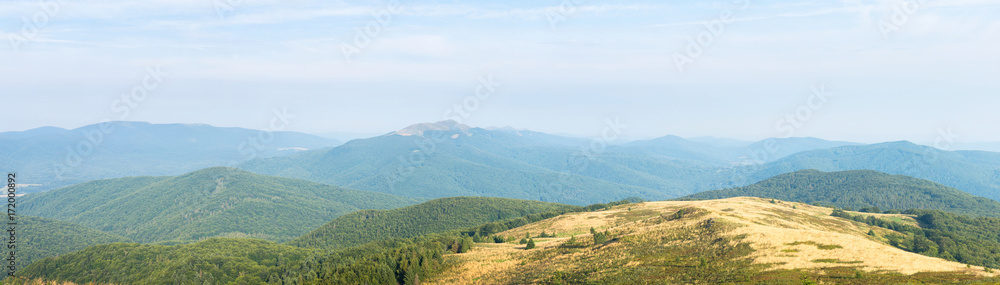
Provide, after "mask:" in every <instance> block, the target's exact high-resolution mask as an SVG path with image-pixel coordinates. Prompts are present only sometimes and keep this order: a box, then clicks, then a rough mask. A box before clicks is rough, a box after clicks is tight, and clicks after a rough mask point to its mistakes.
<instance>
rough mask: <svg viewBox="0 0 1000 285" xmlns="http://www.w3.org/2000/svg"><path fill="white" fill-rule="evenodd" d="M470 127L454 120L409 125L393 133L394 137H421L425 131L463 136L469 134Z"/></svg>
mask: <svg viewBox="0 0 1000 285" xmlns="http://www.w3.org/2000/svg"><path fill="white" fill-rule="evenodd" d="M471 129H472V127H470V126H467V125H464V124H461V123H459V122H456V121H455V120H447V121H440V122H435V123H420V124H415V125H411V126H409V127H406V128H403V129H402V130H398V131H396V132H393V133H392V134H394V135H400V136H404V137H405V136H423V135H424V132H427V131H457V132H462V133H465V134H469V130H471Z"/></svg>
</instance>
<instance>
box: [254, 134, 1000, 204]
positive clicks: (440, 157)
mask: <svg viewBox="0 0 1000 285" xmlns="http://www.w3.org/2000/svg"><path fill="white" fill-rule="evenodd" d="M699 140H700V142H699ZM591 142H592V140H586V139H579V138H567V137H560V136H554V135H548V134H544V133H538V132H532V131H527V130H514V129H510V128H499V129H483V128H475V127H470V126H466V125H462V124H458V123H456V122H453V121H445V122H438V123H424V124H417V125H413V126H411V127H408V128H405V129H402V130H400V131H397V132H393V133H389V134H385V135H382V136H378V137H373V138H368V139H358V140H353V141H350V142H348V143H346V144H344V145H342V146H338V147H334V148H329V149H320V150H314V151H304V152H300V153H296V154H294V155H289V156H282V157H272V158H261V159H255V160H251V161H248V162H246V163H244V164H242V165H240V166H239V167H240V168H242V169H245V170H248V171H252V172H256V173H260V174H265V175H274V176H285V177H293V178H301V179H306V180H311V181H315V182H319V183H325V184H331V185H338V186H342V187H349V188H355V189H360V190H367V191H375V192H384V193H389V194H394V195H401V196H408V197H427V198H440V197H450V196H493V197H507V198H517V199H530V200H540V201H549V202H559V203H567V204H573V205H586V204H589V203H598V202H606V201H613V200H620V199H623V198H627V197H640V198H644V199H649V200H662V199H670V198H676V197H681V196H685V195H689V194H693V193H697V192H700V191H706V190H715V189H722V188H730V187H740V186H746V185H749V184H752V183H755V182H758V181H761V180H764V179H767V178H770V177H773V176H776V175H779V174H783V173H789V172H794V171H798V170H805V169H818V170H822V171H844V170H864V169H868V170H876V171H880V172H885V173H889V174H897V175H908V176H912V177H916V178H921V179H927V180H931V181H934V182H937V183H940V184H943V185H946V186H949V187H953V188H956V189H959V190H962V191H966V192H968V193H970V194H973V195H976V196H982V197H987V198H991V199H1000V154H998V153H992V152H984V151H944V150H939V149H935V148H932V147H926V146H920V145H916V144H913V143H909V142H890V143H880V144H870V145H863V144H857V143H850V142H836V141H825V140H821V139H816V138H786V139H767V140H763V141H759V142H751V143H740V142H737V141H732V140H721V139H713V138H700V139H695V140H687V139H683V138H680V137H676V136H667V137H662V138H657V139H651V140H644V141H635V142H629V143H625V144H621V145H612V146H607V147H605V148H600V149H592V147H591Z"/></svg>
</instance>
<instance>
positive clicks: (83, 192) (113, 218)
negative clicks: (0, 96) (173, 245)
mask: <svg viewBox="0 0 1000 285" xmlns="http://www.w3.org/2000/svg"><path fill="white" fill-rule="evenodd" d="M19 202H20V203H19V205H24V206H23V207H24V208H23V209H22V211H23V213H25V214H28V215H36V216H41V217H46V218H51V219H57V220H63V221H68V222H73V223H77V224H80V225H84V226H87V227H90V228H94V229H98V230H102V231H105V232H109V233H115V234H118V235H121V236H124V237H127V238H130V239H132V240H134V241H137V242H142V243H151V242H187V241H193V240H200V239H204V238H209V237H216V236H223V237H253V238H260V239H265V240H272V241H278V242H281V241H287V240H290V239H292V238H295V237H298V236H300V235H302V234H305V233H306V232H308V231H309V230H312V229H315V228H316V227H319V226H320V225H323V224H325V223H327V222H329V221H330V220H333V219H334V218H336V217H338V216H340V215H343V214H347V213H350V212H354V211H358V210H361V209H391V208H397V207H402V206H407V205H412V204H416V203H417V202H418V200H415V199H411V198H404V197H398V196H393V195H388V194H382V193H373V192H365V191H358V190H351V189H344V188H340V187H335V186H329V185H323V184H318V183H313V182H308V181H304V180H297V179H290V178H281V177H268V176H263V175H257V174H253V173H250V172H246V171H242V170H237V169H232V168H224V167H215V168H208V169H203V170H199V171H195V172H191V173H188V174H184V175H180V176H160V177H128V178H117V179H107V180H96V181H91V182H87V183H82V184H78V185H74V186H70V187H66V188H62V189H57V190H53V191H49V192H45V193H37V194H29V195H26V196H25V197H24V198H22V199H21V201H19Z"/></svg>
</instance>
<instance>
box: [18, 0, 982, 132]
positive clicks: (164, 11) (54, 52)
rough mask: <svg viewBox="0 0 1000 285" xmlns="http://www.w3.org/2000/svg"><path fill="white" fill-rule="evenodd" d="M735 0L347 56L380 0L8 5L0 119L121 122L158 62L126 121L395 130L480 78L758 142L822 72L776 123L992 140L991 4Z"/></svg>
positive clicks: (492, 119) (626, 117)
mask: <svg viewBox="0 0 1000 285" xmlns="http://www.w3.org/2000/svg"><path fill="white" fill-rule="evenodd" d="M741 1H742V0H741ZM741 1H729V0H727V1H715V2H712V1H698V2H695V1H684V2H681V1H669V2H667V1H596V0H594V1H583V0H580V1H568V0H567V1H561V0H551V1H545V0H542V1H504V2H502V3H491V4H486V3H483V2H470V1H406V0H403V1H399V2H398V5H399V7H400V10H399V13H398V14H396V15H394V16H392V19H391V21H389V22H388V23H387V25H385V26H384V27H382V28H381V31H380V33H379V34H378V35H377V36H376V37H374V38H373V39H372V41H371V43H370V44H369V45H368V46H366V47H363V48H361V49H359V50H361V53H360V54H357V55H354V56H353V57H352V60H351V62H347V61H346V60H345V57H344V54H343V53H342V51H341V49H342V48H341V46H342V44H345V43H352V42H353V41H354V39H355V36H356V28H364V27H365V26H366V25H369V24H371V25H377V22H376V21H375V20H374V18H373V17H372V16H371V14H372V13H377V12H379V11H383V10H393V8H392V7H394V6H392V4H390V2H389V1H297V0H292V1H263V0H261V1H254V0H242V1H237V0H150V1H109V0H92V1H70V0H60V1H59V2H58V3H59V4H58V11H54V13H53V9H52V8H49V9H48V10H46V9H43V8H42V7H41V6H40V4H39V3H42V4H46V3H55V2H54V0H50V1H37V0H33V1H9V0H2V1H0V36H2V38H0V40H2V42H0V100H2V101H0V105H3V106H4V110H5V111H4V112H2V114H0V121H2V122H3V123H0V131H11V130H25V129H30V128H35V127H40V126H58V127H64V128H75V127H79V126H82V125H87V124H93V123H97V122H99V121H101V120H102V119H105V118H109V119H119V118H120V117H121V115H122V114H123V113H122V112H121V108H122V106H123V105H121V104H119V105H118V109H112V105H114V104H116V100H117V99H116V98H119V97H120V96H122V94H127V93H130V91H131V90H133V88H134V87H136V86H142V84H143V79H144V77H145V75H146V73H147V72H146V69H147V68H152V67H155V66H159V67H160V68H161V70H162V71H163V72H165V73H167V74H168V75H166V76H165V77H163V81H162V82H160V84H158V86H156V88H154V89H152V90H151V91H149V95H148V98H147V99H146V100H145V101H143V102H141V103H139V104H137V105H135V106H134V107H129V108H128V109H129V112H128V116H125V118H124V119H125V120H130V121H150V122H154V123H207V124H212V125H217V126H235V127H246V128H254V129H264V128H267V122H268V120H270V118H271V117H272V116H273V115H272V111H273V109H274V108H275V107H279V108H287V110H288V112H289V113H292V114H295V116H296V117H295V118H294V119H293V120H292V121H291V125H290V127H289V128H288V129H286V130H294V131H304V132H316V133H322V132H365V133H368V132H375V133H379V132H389V131H392V130H395V129H399V128H402V127H405V126H407V125H409V124H412V123H417V122H428V121H438V120H441V119H442V118H443V114H444V112H445V111H446V110H448V109H449V108H451V107H452V106H453V105H454V104H460V103H462V102H463V100H465V99H467V98H472V97H470V96H473V94H474V93H475V90H476V88H477V85H478V84H479V78H480V77H484V76H489V75H492V76H493V78H494V80H495V81H498V82H500V83H501V86H500V87H498V88H497V91H496V93H494V94H493V95H492V96H491V97H489V98H488V99H486V100H480V102H479V103H480V104H479V106H478V109H477V110H475V111H474V112H470V113H469V117H468V119H466V120H465V123H467V124H470V125H475V126H491V125H501V126H502V125H511V126H514V127H517V128H527V129H532V130H538V131H544V132H552V133H568V134H577V135H585V136H589V135H596V134H598V133H599V132H600V131H601V130H602V128H603V126H604V125H603V124H604V123H603V122H604V120H605V118H609V117H620V118H621V121H622V122H623V123H625V124H627V125H628V126H629V128H628V129H627V130H626V135H627V136H630V137H655V136H662V135H667V134H673V135H680V136H685V137H695V136H718V137H731V138H738V139H761V138H766V137H777V136H783V135H787V134H788V130H789V129H788V127H789V126H791V124H787V123H784V124H783V123H781V122H780V120H782V119H783V118H785V116H786V114H789V113H795V112H796V111H797V110H799V109H801V108H808V107H806V106H807V101H808V100H809V98H810V96H811V94H812V91H810V88H811V87H814V86H819V85H822V86H824V88H825V89H826V90H827V91H828V92H829V93H831V94H832V95H831V96H832V97H830V98H829V100H828V102H827V103H826V104H823V106H821V107H819V108H817V109H816V110H810V112H811V113H812V114H810V116H809V118H808V120H806V121H805V122H803V123H802V124H800V125H797V126H796V127H794V128H793V129H794V132H793V133H792V135H794V136H815V137H821V138H826V139H837V140H851V141H860V142H876V141H889V140H913V141H930V140H933V139H934V138H935V137H936V136H937V132H938V130H939V129H941V128H946V127H951V128H952V129H953V132H955V133H957V134H958V135H960V139H961V140H963V141H1000V132H998V128H997V123H996V122H1000V110H998V108H1000V96H998V95H1000V80H998V79H1000V53H998V52H997V51H998V50H1000V0H951V1H925V2H915V1H890V0H886V1H881V0H880V1H870V0H853V1H849V0H844V1H808V2H807V1H753V0H750V1H749V2H748V3H749V6H746V7H744V6H743V5H742V4H743V3H744V2H741ZM228 3H232V4H234V5H230V4H228ZM907 3H910V4H909V6H906V5H908V4H907ZM912 3H922V4H918V5H916V6H914V5H912ZM49 6H52V5H49ZM215 7H223V9H226V8H225V7H231V9H230V10H224V11H223V12H224V13H223V15H222V16H221V17H220V14H219V12H218V11H217V9H216V8H215ZM46 11H48V12H46ZM726 11H728V12H726ZM721 13H731V15H732V21H727V22H729V23H728V24H723V25H722V27H723V29H724V30H723V31H722V32H721V33H720V34H718V36H715V37H714V39H712V41H710V42H709V43H708V44H707V45H704V46H702V50H703V52H702V53H701V54H700V56H698V57H696V58H692V59H693V60H692V62H691V63H690V64H686V65H685V69H684V70H683V71H680V70H679V69H678V67H677V64H676V62H675V56H676V55H678V54H679V55H686V53H685V50H686V49H687V48H688V45H689V44H688V41H687V39H688V38H697V36H698V35H699V34H701V33H707V32H708V28H706V26H705V23H706V22H710V21H715V20H719V19H720V14H721ZM894 13H895V14H896V15H895V16H896V17H895V22H894V21H893V16H894ZM36 16H38V17H42V16H44V17H42V18H39V19H42V20H44V19H45V18H48V21H47V22H45V21H43V22H41V24H40V25H34V24H29V25H27V27H28V28H29V29H28V31H30V30H31V28H34V27H37V28H38V33H37V35H34V36H33V37H32V36H31V35H30V34H26V33H25V32H24V31H23V30H25V27H26V25H25V22H24V21H25V19H27V21H29V22H30V21H32V20H31V19H32V18H33V17H36ZM550 19H559V20H558V21H557V22H555V23H554V24H553V22H552V21H551V20H550ZM885 23H888V24H890V25H892V26H891V27H894V29H892V30H891V32H890V33H887V34H884V33H883V32H882V30H884V29H885V27H886V26H885ZM717 27H718V26H717ZM880 27H882V28H880ZM12 39H18V40H12ZM23 39H27V41H22V40H23ZM14 46H17V50H15V49H14ZM815 102H819V101H814V103H815ZM813 106H814V107H815V106H816V104H813ZM779 126H783V127H779Z"/></svg>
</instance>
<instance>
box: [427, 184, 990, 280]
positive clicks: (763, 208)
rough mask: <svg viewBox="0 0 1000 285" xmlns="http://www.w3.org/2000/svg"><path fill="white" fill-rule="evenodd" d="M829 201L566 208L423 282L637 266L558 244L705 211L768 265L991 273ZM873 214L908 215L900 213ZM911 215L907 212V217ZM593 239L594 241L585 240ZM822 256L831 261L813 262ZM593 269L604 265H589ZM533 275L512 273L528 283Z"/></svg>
mask: <svg viewBox="0 0 1000 285" xmlns="http://www.w3.org/2000/svg"><path fill="white" fill-rule="evenodd" d="M685 208H697V209H703V210H705V211H707V215H705V216H704V217H700V218H698V219H680V220H674V219H672V218H671V216H673V215H674V214H675V213H676V212H677V211H678V210H681V209H685ZM832 211H833V210H832V209H830V208H824V207H815V206H811V205H807V204H801V203H790V202H783V201H777V203H770V200H765V199H759V198H747V197H740V198H730V199H722V200H709V201H661V202H646V203H639V204H631V205H622V206H617V207H614V208H612V209H610V210H606V211H598V212H585V213H568V214H565V215H561V216H558V217H554V218H551V219H547V220H544V221H540V222H537V223H533V224H529V225H526V226H523V227H519V228H515V229H511V230H508V231H506V232H503V233H500V234H499V235H502V236H511V237H515V238H517V239H520V238H521V237H523V236H524V235H525V233H529V234H530V235H531V236H536V235H538V234H539V233H541V232H542V231H545V232H546V233H549V234H556V235H558V236H559V238H548V239H537V238H536V239H535V242H536V244H537V248H536V249H532V250H524V245H517V244H512V243H506V244H480V245H479V246H478V247H477V248H474V249H473V251H472V252H470V253H468V254H457V255H450V256H448V257H447V258H448V262H454V263H457V265H456V266H454V267H452V268H451V269H449V270H448V271H446V272H444V273H442V274H440V275H438V276H437V277H436V278H431V280H424V281H425V282H424V284H497V283H511V282H510V281H509V280H510V278H512V276H519V275H523V274H526V273H525V272H528V271H531V270H537V269H538V268H545V270H547V271H549V272H555V271H573V269H574V268H577V267H578V266H581V265H580V264H582V263H583V262H586V263H594V262H597V263H601V264H612V263H609V261H610V260H613V259H624V260H623V261H624V262H620V263H615V264H622V265H623V266H638V265H639V264H641V263H642V262H640V261H639V260H633V259H632V258H635V257H632V256H627V255H624V254H621V252H627V250H623V249H622V248H620V247H621V246H625V245H623V243H610V244H606V245H602V246H587V247H583V248H579V249H574V250H567V249H565V248H559V246H560V245H562V244H563V243H565V242H566V241H567V240H568V239H569V238H568V237H569V236H574V235H575V236H576V238H577V240H580V241H586V242H588V243H589V241H590V240H591V235H590V228H595V229H597V230H599V231H604V230H610V231H612V232H613V233H615V235H616V236H618V237H621V238H623V239H628V238H636V239H639V238H641V239H644V240H648V239H650V238H651V237H652V238H653V239H654V240H655V237H656V236H658V235H659V236H664V235H668V234H670V233H671V231H676V230H677V229H680V228H682V227H684V228H689V227H692V226H698V224H699V223H702V222H704V221H705V220H707V219H712V220H713V221H716V222H719V223H726V224H727V225H733V226H734V227H732V229H731V230H729V232H727V233H725V234H726V235H729V236H738V235H744V236H745V239H743V242H748V243H750V245H751V247H752V248H753V249H754V250H755V252H754V253H752V254H751V256H750V258H752V259H753V262H754V263H755V264H767V265H770V266H771V267H770V270H779V269H805V270H815V271H822V270H823V269H824V268H829V267H831V266H851V267H857V268H858V269H860V270H863V271H868V272H897V273H902V274H907V275H909V274H914V273H918V272H966V273H971V274H977V275H980V276H996V274H994V273H985V272H984V269H983V268H981V267H971V268H968V267H966V265H964V264H960V263H957V262H950V261H946V260H943V259H939V258H933V257H927V256H923V255H919V254H915V253H910V252H906V251H903V250H900V249H897V248H895V247H892V246H890V245H888V244H886V243H885V242H884V241H882V240H879V239H878V238H875V237H871V236H868V235H867V233H868V231H869V230H874V231H875V232H876V233H878V235H879V236H884V235H885V234H888V233H891V232H892V231H890V230H887V229H881V228H872V227H870V226H868V225H865V224H861V223H856V222H853V221H848V220H844V219H840V218H836V217H832V216H830V214H831V213H832ZM869 215H875V216H887V217H897V218H900V219H906V218H909V217H907V216H904V215H882V214H869ZM910 219H911V220H912V218H910ZM590 245H592V243H590ZM817 260H819V261H833V260H836V261H837V263H829V262H816V261H817ZM590 274H591V276H598V277H599V275H600V274H601V272H594V273H590ZM532 282H541V281H539V280H535V281H523V280H521V281H517V283H532Z"/></svg>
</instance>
